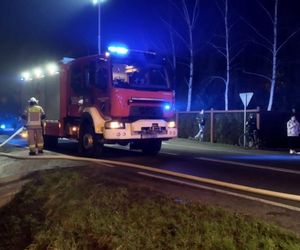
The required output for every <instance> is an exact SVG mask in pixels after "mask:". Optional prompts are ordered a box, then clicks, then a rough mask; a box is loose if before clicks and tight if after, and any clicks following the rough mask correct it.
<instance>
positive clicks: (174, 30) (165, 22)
mask: <svg viewBox="0 0 300 250" xmlns="http://www.w3.org/2000/svg"><path fill="white" fill-rule="evenodd" d="M161 20H162V22H163V23H164V24H166V25H167V26H168V28H169V29H170V30H171V31H172V32H173V33H174V34H175V35H176V36H177V37H178V38H179V39H180V40H181V41H182V42H183V44H184V45H185V46H186V47H187V48H188V49H189V47H190V45H189V43H188V42H187V40H186V39H184V37H183V36H182V35H181V34H180V33H179V32H178V31H177V30H176V29H174V27H173V26H172V25H171V24H169V23H168V22H167V21H166V20H164V19H163V18H161Z"/></svg>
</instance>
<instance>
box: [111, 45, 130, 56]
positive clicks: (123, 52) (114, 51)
mask: <svg viewBox="0 0 300 250" xmlns="http://www.w3.org/2000/svg"><path fill="white" fill-rule="evenodd" d="M108 51H109V52H110V53H112V54H117V55H127V54H128V52H129V50H128V49H127V48H126V47H118V46H109V47H108Z"/></svg>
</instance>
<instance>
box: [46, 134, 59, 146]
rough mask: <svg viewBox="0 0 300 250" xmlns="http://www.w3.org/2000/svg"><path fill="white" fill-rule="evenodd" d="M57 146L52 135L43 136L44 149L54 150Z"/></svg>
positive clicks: (55, 138)
mask: <svg viewBox="0 0 300 250" xmlns="http://www.w3.org/2000/svg"><path fill="white" fill-rule="evenodd" d="M57 144H58V138H57V137H56V136H52V135H45V136H44V146H45V148H49V149H51V148H56V147H57Z"/></svg>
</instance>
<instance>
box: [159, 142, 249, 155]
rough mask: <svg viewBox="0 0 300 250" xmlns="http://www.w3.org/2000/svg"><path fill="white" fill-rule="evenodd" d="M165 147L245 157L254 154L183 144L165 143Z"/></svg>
mask: <svg viewBox="0 0 300 250" xmlns="http://www.w3.org/2000/svg"><path fill="white" fill-rule="evenodd" d="M163 144H164V145H168V146H171V147H177V148H180V149H186V148H190V149H197V150H201V151H214V152H216V151H217V152H229V153H232V152H234V153H237V154H244V155H251V154H254V153H252V152H250V151H248V152H243V151H240V150H235V149H227V150H226V149H224V148H222V149H215V148H201V147H197V146H190V145H183V144H173V143H168V142H163Z"/></svg>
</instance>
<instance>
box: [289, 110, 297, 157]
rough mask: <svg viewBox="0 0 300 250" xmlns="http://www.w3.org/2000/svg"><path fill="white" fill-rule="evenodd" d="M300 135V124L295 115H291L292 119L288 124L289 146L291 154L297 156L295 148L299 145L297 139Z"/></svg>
mask: <svg viewBox="0 0 300 250" xmlns="http://www.w3.org/2000/svg"><path fill="white" fill-rule="evenodd" d="M299 134H300V126H299V122H298V121H297V119H296V116H295V115H294V114H292V115H291V119H290V120H289V121H288V122H287V136H288V144H289V148H290V154H297V152H296V150H295V148H296V143H297V138H298V136H299Z"/></svg>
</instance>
